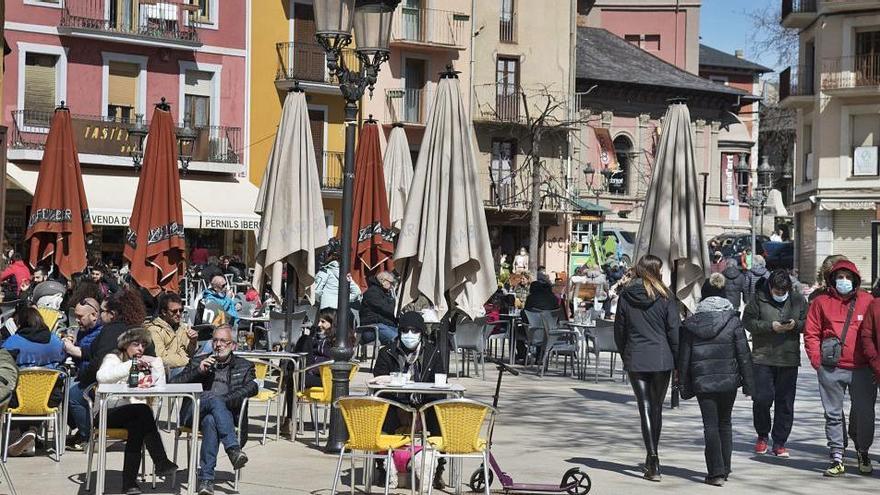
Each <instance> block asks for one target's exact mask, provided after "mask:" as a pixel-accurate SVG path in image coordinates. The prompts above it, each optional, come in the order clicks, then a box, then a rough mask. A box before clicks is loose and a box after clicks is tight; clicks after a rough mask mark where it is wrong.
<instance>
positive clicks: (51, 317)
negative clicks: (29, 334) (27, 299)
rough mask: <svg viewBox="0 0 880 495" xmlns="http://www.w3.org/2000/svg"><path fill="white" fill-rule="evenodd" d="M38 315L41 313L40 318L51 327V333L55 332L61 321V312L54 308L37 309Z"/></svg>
mask: <svg viewBox="0 0 880 495" xmlns="http://www.w3.org/2000/svg"><path fill="white" fill-rule="evenodd" d="M37 313H40V317H41V318H42V319H43V323H45V324H46V326H47V327H49V331H51V332H54V331H55V328H56V327H57V326H58V322H59V321H61V316H62V313H61V311H58V310H57V309H52V308H37Z"/></svg>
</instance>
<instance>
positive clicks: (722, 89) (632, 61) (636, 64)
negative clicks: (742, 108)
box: [577, 27, 754, 98]
mask: <svg viewBox="0 0 880 495" xmlns="http://www.w3.org/2000/svg"><path fill="white" fill-rule="evenodd" d="M577 77H578V78H579V79H588V80H596V81H609V82H612V83H614V84H620V83H628V84H637V85H642V86H655V87H657V86H660V87H666V88H673V89H678V90H681V89H684V90H687V91H693V92H699V93H711V94H715V95H718V96H726V97H732V96H733V97H737V96H743V97H751V98H754V97H753V96H752V95H750V94H749V93H747V92H745V91H741V90H739V89H736V88H731V87H728V86H724V85H721V84H717V83H714V82H712V81H709V80H708V79H703V78H702V77H700V76H697V75H694V74H691V73H690V72H687V71H685V70H682V69H680V68H678V67H676V66H674V65H672V64H670V63H668V62H666V61H664V60H661V59H660V58H658V57H656V56H654V55H652V54H650V53H648V52H646V51H644V50H642V49H641V48H638V47H636V46H633V45H631V44H629V43H627V42H626V41H624V40H623V38H620V37H618V36H617V35H615V34H613V33H611V32H609V31H607V30H605V29H602V28H590V27H579V28H578V41H577Z"/></svg>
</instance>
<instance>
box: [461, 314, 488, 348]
mask: <svg viewBox="0 0 880 495" xmlns="http://www.w3.org/2000/svg"><path fill="white" fill-rule="evenodd" d="M488 326H489V325H488V324H487V323H486V318H485V317H481V318H476V319H474V320H471V321H463V322H460V323H459V324H458V325H456V326H455V333H454V334H453V338H454V339H455V347H456V348H457V349H459V348H460V349H475V350H476V351H478V352H482V351H483V350H484V349H485V348H486V335H487V330H486V329H487V327H488Z"/></svg>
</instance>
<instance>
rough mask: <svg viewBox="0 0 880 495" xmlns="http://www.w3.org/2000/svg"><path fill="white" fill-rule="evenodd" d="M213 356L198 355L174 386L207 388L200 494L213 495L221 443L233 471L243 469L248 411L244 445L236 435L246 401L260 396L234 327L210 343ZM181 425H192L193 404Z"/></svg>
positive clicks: (219, 332)
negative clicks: (238, 349) (238, 348)
mask: <svg viewBox="0 0 880 495" xmlns="http://www.w3.org/2000/svg"><path fill="white" fill-rule="evenodd" d="M211 344H212V347H213V350H214V353H213V354H211V355H201V356H196V357H195V358H193V359H192V361H190V363H189V364H188V365H187V366H186V368H184V370H183V371H182V372H181V373H180V374H178V375H177V376H176V377H174V378H172V379H171V382H172V383H201V384H202V386H203V387H204V390H205V391H204V392H203V393H202V397H201V402H200V407H199V431H200V432H201V433H202V441H201V445H202V447H201V452H200V455H199V484H198V487H199V491H198V494H199V495H213V493H214V468H215V467H216V466H217V452H218V450H219V449H220V444H221V443H222V444H223V447H224V449H226V454H227V455H228V456H229V461H230V462H231V463H232V467H233V469H236V470H237V469H241V468H242V467H243V466H244V465H245V463H247V461H248V458H247V455H245V453H244V452H242V450H241V447H242V446H243V445H244V442H245V441H246V440H247V428H248V427H247V411H245V414H244V422H243V424H242V427H241V442H240V443H239V439H238V437H237V436H236V433H235V426H236V422H237V420H238V416H239V411H240V410H241V408H242V406H243V404H244V400H245V399H247V398H248V397H253V396H255V395H257V392H258V391H259V387H258V386H257V382H256V372H255V370H254V365H253V363H251V362H250V361H248V360H246V359H244V358H240V357H238V356H235V355H234V354H233V351H234V350H235V348H236V342H235V339H234V338H233V332H232V327H230V326H229V325H220V326H219V327H217V329H216V330H214V334H213V339H212V341H211ZM181 424H184V425H192V402H189V401H188V402H187V403H186V404H185V405H184V407H183V410H182V411H181Z"/></svg>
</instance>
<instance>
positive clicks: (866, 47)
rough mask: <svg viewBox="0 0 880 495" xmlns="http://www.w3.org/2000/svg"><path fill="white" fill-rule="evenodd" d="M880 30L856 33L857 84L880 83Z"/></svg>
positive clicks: (855, 66) (855, 64)
mask: <svg viewBox="0 0 880 495" xmlns="http://www.w3.org/2000/svg"><path fill="white" fill-rule="evenodd" d="M878 64H880V31H866V32H861V33H856V59H855V63H854V67H853V69H854V70H855V77H856V81H855V85H856V86H868V85H872V86H873V85H877V84H880V66H878Z"/></svg>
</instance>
